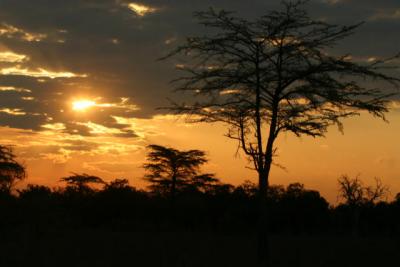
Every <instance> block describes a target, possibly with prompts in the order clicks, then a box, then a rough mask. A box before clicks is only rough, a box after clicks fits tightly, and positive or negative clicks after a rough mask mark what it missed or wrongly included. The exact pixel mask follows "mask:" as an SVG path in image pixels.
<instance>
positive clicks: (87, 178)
mask: <svg viewBox="0 0 400 267" xmlns="http://www.w3.org/2000/svg"><path fill="white" fill-rule="evenodd" d="M60 181H61V182H65V183H66V184H67V188H66V189H67V190H71V191H77V192H79V193H90V192H92V191H93V189H92V188H91V187H90V185H91V184H104V181H103V180H102V179H101V178H100V177H97V176H92V175H89V174H86V173H83V174H77V173H73V175H71V176H68V177H63V178H61V179H60Z"/></svg>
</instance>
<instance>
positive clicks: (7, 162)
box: [0, 145, 26, 194]
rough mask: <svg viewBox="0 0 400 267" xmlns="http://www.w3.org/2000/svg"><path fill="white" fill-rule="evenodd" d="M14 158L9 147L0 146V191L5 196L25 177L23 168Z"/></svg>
mask: <svg viewBox="0 0 400 267" xmlns="http://www.w3.org/2000/svg"><path fill="white" fill-rule="evenodd" d="M15 158H16V156H15V155H14V152H13V150H12V148H11V147H9V146H3V145H0V191H1V192H4V193H7V194H9V193H11V191H12V189H13V188H14V186H15V184H16V183H17V182H18V181H21V180H23V179H25V177H26V171H25V167H24V166H23V165H22V164H20V163H18V162H17V161H16V159H15Z"/></svg>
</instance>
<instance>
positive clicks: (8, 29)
mask: <svg viewBox="0 0 400 267" xmlns="http://www.w3.org/2000/svg"><path fill="white" fill-rule="evenodd" d="M0 36H4V37H7V38H18V39H21V40H23V41H27V42H40V41H42V40H43V39H45V38H46V37H47V35H46V34H41V33H31V32H27V31H25V30H23V29H20V28H17V27H15V26H13V25H10V24H2V25H1V26H0Z"/></svg>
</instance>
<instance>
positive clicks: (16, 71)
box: [0, 66, 87, 79]
mask: <svg viewBox="0 0 400 267" xmlns="http://www.w3.org/2000/svg"><path fill="white" fill-rule="evenodd" d="M0 73H1V74H2V75H20V76H30V77H35V78H50V79H56V78H76V77H79V78H86V77H87V75H86V74H76V73H72V72H56V71H50V70H46V69H43V68H38V69H36V70H31V69H27V68H22V67H21V66H16V67H11V68H3V69H0Z"/></svg>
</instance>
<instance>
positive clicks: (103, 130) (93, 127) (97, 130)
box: [76, 121, 124, 136]
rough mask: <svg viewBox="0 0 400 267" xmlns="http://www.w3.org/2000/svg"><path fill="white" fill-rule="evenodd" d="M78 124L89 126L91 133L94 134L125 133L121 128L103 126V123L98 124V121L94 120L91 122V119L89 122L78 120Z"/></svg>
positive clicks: (111, 134)
mask: <svg viewBox="0 0 400 267" xmlns="http://www.w3.org/2000/svg"><path fill="white" fill-rule="evenodd" d="M76 124H77V125H82V126H85V127H87V128H88V129H89V133H90V134H92V135H103V136H104V135H110V136H113V135H120V134H123V133H124V132H123V131H121V130H120V129H117V128H109V127H106V126H103V125H101V124H97V123H94V122H91V121H89V122H77V123H76Z"/></svg>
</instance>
